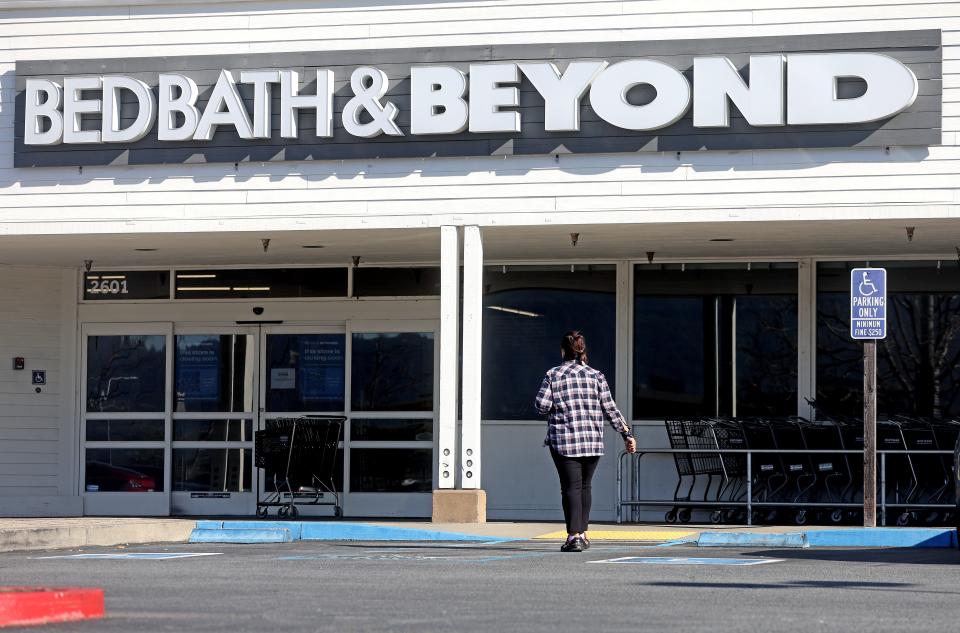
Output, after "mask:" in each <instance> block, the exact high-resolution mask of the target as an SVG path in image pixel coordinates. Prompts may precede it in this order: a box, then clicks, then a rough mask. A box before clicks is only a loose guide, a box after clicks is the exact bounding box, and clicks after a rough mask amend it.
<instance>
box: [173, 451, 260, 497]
mask: <svg viewBox="0 0 960 633" xmlns="http://www.w3.org/2000/svg"><path fill="white" fill-rule="evenodd" d="M253 469H254V465H253V452H252V451H251V450H250V449H249V448H175V449H173V489H174V490H175V491H177V492H250V490H251V489H252V488H251V486H250V480H251V477H250V473H251V472H252V471H253Z"/></svg>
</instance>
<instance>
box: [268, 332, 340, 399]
mask: <svg viewBox="0 0 960 633" xmlns="http://www.w3.org/2000/svg"><path fill="white" fill-rule="evenodd" d="M345 345H346V336H345V335H344V334H270V335H268V336H267V350H266V354H267V375H266V381H267V402H266V407H267V411H343V410H344V397H345V396H344V389H345V387H344V374H345V369H344V360H345V358H346V353H345V352H344V347H345Z"/></svg>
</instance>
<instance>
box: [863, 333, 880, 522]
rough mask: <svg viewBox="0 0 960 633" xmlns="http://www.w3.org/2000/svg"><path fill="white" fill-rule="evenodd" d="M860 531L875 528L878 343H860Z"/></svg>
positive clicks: (873, 341) (869, 341)
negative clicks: (861, 365) (861, 487)
mask: <svg viewBox="0 0 960 633" xmlns="http://www.w3.org/2000/svg"><path fill="white" fill-rule="evenodd" d="M863 527H877V342H876V341H875V340H867V341H864V342H863Z"/></svg>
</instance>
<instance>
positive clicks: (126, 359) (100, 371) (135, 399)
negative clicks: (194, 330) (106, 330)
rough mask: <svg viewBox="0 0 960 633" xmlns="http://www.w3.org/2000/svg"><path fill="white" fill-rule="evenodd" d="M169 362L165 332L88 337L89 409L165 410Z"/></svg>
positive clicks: (125, 410)
mask: <svg viewBox="0 0 960 633" xmlns="http://www.w3.org/2000/svg"><path fill="white" fill-rule="evenodd" d="M166 364H167V357H166V337H165V336H163V335H159V334H157V335H138V334H124V335H119V336H114V335H110V336H90V337H87V411H88V412H91V413H94V412H96V413H108V412H110V413H112V412H118V413H134V412H155V411H163V410H164V402H163V401H164V398H165V392H166V384H167V372H166Z"/></svg>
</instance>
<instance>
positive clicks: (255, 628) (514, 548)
mask: <svg viewBox="0 0 960 633" xmlns="http://www.w3.org/2000/svg"><path fill="white" fill-rule="evenodd" d="M698 559H700V560H698ZM958 572H960V553H958V552H957V551H956V550H865V551H863V550H861V551H856V550H796V549H794V550H764V549H754V550H747V549H728V548H722V549H714V548H696V547H688V546H672V547H657V546H643V545H640V544H629V543H618V544H608V545H605V544H600V543H595V544H594V546H593V548H591V549H590V551H589V552H585V553H583V554H563V553H560V552H559V551H557V545H556V544H554V543H544V542H515V543H500V544H453V543H451V544H437V543H427V544H424V543H409V544H407V543H323V542H296V543H293V544H285V545H229V546H227V545H215V546H214V545H202V546H201V545H176V546H170V545H163V546H135V547H127V548H85V549H83V550H70V551H55V552H29V553H26V552H24V553H11V554H2V555H0V585H20V584H27V585H48V586H53V585H76V586H98V587H102V588H103V589H104V590H105V593H106V606H107V612H108V617H107V619H105V620H99V621H90V622H84V623H71V624H58V625H51V626H49V627H40V628H39V629H30V630H50V631H58V632H59V631H82V632H87V631H118V632H119V631H123V632H125V633H130V632H133V631H136V632H147V631H211V632H213V631H217V632H221V631H223V632H227V631H229V632H231V633H240V632H248V631H249V632H251V633H253V632H256V633H263V632H266V631H411V632H414V631H415V632H424V631H447V632H450V631H551V632H554V631H604V632H608V631H632V632H635V631H678V632H679V631H683V632H691V631H721V630H722V631H797V632H801V631H802V632H804V633H809V632H810V631H843V632H844V633H848V632H849V631H871V632H877V631H896V632H897V633H902V632H903V631H911V632H912V631H948V630H956V626H957V622H960V573H958Z"/></svg>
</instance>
